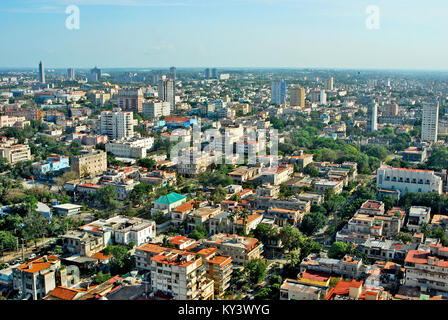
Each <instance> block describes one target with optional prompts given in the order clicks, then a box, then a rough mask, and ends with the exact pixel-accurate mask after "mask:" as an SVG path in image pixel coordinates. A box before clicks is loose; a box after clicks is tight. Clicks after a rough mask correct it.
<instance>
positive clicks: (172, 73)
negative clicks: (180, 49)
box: [170, 67, 176, 80]
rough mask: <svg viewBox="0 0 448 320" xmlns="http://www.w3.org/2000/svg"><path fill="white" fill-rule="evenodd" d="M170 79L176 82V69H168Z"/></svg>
mask: <svg viewBox="0 0 448 320" xmlns="http://www.w3.org/2000/svg"><path fill="white" fill-rule="evenodd" d="M170 79H173V80H176V67H171V68H170Z"/></svg>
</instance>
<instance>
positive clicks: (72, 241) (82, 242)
mask: <svg viewBox="0 0 448 320" xmlns="http://www.w3.org/2000/svg"><path fill="white" fill-rule="evenodd" d="M62 241H63V250H64V252H66V253H69V254H71V255H80V256H86V257H91V256H93V255H94V254H95V253H97V252H100V251H101V250H103V249H104V248H105V247H106V243H105V241H104V238H103V236H101V235H96V234H92V233H88V232H85V231H82V230H70V231H68V232H67V233H66V234H65V235H63V236H62Z"/></svg>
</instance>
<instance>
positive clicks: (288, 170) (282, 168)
mask: <svg viewBox="0 0 448 320" xmlns="http://www.w3.org/2000/svg"><path fill="white" fill-rule="evenodd" d="M293 174H294V166H293V165H292V164H284V163H280V164H279V165H278V167H268V168H262V169H261V180H262V182H263V183H270V184H273V185H280V184H282V183H284V182H286V181H288V180H289V179H290V178H291V177H292V175H293Z"/></svg>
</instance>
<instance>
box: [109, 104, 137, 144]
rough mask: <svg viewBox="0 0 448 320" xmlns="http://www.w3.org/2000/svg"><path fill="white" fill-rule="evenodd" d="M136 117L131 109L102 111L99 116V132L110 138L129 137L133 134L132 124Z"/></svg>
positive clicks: (133, 124) (135, 121)
mask: <svg viewBox="0 0 448 320" xmlns="http://www.w3.org/2000/svg"><path fill="white" fill-rule="evenodd" d="M137 124H138V121H137V119H135V120H134V115H133V113H132V112H131V111H118V110H117V109H115V110H114V111H103V112H101V117H100V132H101V134H105V135H107V136H108V137H109V138H110V139H121V138H131V137H133V136H134V126H136V125H137Z"/></svg>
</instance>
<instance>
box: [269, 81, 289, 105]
mask: <svg viewBox="0 0 448 320" xmlns="http://www.w3.org/2000/svg"><path fill="white" fill-rule="evenodd" d="M285 102H286V82H285V81H284V80H280V81H273V82H272V85H271V104H280V105H281V104H284V103H285Z"/></svg>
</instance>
